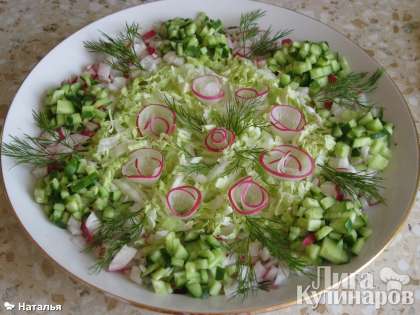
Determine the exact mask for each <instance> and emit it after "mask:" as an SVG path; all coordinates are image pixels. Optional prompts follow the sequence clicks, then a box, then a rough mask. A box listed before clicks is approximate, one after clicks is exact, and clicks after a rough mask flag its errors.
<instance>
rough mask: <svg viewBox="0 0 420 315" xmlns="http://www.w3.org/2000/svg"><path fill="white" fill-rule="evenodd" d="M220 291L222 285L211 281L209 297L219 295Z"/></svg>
mask: <svg viewBox="0 0 420 315" xmlns="http://www.w3.org/2000/svg"><path fill="white" fill-rule="evenodd" d="M221 289H222V283H221V282H220V281H212V283H211V285H210V288H209V295H211V296H216V295H219V293H220V290H221Z"/></svg>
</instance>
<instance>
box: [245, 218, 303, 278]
mask: <svg viewBox="0 0 420 315" xmlns="http://www.w3.org/2000/svg"><path fill="white" fill-rule="evenodd" d="M245 227H246V230H247V231H248V233H249V239H251V240H253V241H258V242H260V243H261V245H262V246H264V247H266V248H267V249H268V251H269V252H270V254H271V256H273V257H275V258H277V259H278V260H279V261H280V262H282V263H284V264H285V265H287V266H288V267H289V268H290V270H292V271H297V272H302V273H304V274H306V273H307V272H306V271H305V270H304V268H305V267H307V266H308V264H307V263H306V262H305V261H304V260H302V259H301V258H299V257H297V256H296V255H294V254H293V253H292V252H291V250H290V247H289V241H288V235H287V233H286V232H284V226H283V224H282V223H281V222H280V221H278V220H276V219H268V218H263V217H246V219H245Z"/></svg>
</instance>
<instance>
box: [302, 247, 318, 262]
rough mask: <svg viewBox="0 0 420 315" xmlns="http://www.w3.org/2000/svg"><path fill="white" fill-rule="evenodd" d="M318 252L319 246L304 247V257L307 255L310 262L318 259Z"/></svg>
mask: <svg viewBox="0 0 420 315" xmlns="http://www.w3.org/2000/svg"><path fill="white" fill-rule="evenodd" d="M320 250H321V246H319V245H317V244H311V245H309V246H306V247H305V252H306V255H308V257H309V258H310V259H311V260H312V261H314V260H316V259H317V258H318V256H319V252H320Z"/></svg>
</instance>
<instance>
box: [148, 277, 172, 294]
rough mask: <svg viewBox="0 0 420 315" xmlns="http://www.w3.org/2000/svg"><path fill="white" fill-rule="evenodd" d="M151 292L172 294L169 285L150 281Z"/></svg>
mask: <svg viewBox="0 0 420 315" xmlns="http://www.w3.org/2000/svg"><path fill="white" fill-rule="evenodd" d="M152 286H153V290H154V291H155V292H156V293H157V294H170V293H172V288H171V285H170V284H169V283H167V282H165V281H161V280H152Z"/></svg>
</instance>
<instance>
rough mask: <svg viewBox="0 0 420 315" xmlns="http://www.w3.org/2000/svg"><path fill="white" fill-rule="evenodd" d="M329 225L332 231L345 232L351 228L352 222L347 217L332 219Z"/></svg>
mask: <svg viewBox="0 0 420 315" xmlns="http://www.w3.org/2000/svg"><path fill="white" fill-rule="evenodd" d="M330 226H331V227H332V228H333V229H334V231H336V232H338V233H341V234H347V233H349V232H350V231H351V230H352V229H353V223H352V221H351V219H349V218H339V219H334V220H333V221H331V223H330Z"/></svg>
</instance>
